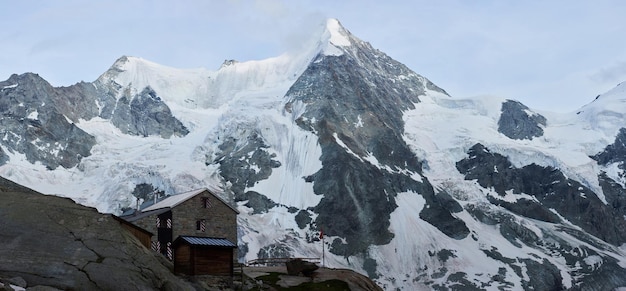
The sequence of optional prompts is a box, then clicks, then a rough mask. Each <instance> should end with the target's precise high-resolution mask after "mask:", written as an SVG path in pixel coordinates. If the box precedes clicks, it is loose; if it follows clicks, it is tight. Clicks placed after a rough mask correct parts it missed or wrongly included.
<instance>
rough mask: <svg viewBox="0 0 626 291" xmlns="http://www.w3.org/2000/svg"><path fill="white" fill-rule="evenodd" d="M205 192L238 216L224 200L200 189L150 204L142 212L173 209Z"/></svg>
mask: <svg viewBox="0 0 626 291" xmlns="http://www.w3.org/2000/svg"><path fill="white" fill-rule="evenodd" d="M205 191H206V192H207V193H209V194H211V195H213V197H215V198H217V199H218V200H219V201H221V202H222V203H224V204H225V205H226V206H228V208H230V209H232V210H233V211H234V212H235V213H237V214H239V211H238V210H237V209H235V208H234V207H233V206H232V205H230V204H229V203H228V202H226V201H225V200H224V199H222V198H221V197H219V196H217V195H215V194H213V192H211V191H210V190H209V189H207V188H202V189H196V190H192V191H189V192H185V193H180V194H174V195H171V196H168V197H167V198H165V199H163V200H161V201H159V202H157V203H156V204H152V205H150V206H148V207H146V208H144V209H142V210H141V211H142V212H147V211H152V210H156V209H162V208H174V207H176V206H178V205H179V204H181V203H183V202H185V201H187V200H189V199H191V198H192V197H194V196H196V195H198V194H200V193H203V192H205Z"/></svg>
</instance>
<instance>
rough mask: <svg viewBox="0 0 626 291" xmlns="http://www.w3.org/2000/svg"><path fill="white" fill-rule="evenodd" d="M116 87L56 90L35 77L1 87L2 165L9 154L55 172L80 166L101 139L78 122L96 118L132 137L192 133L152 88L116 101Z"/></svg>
mask: <svg viewBox="0 0 626 291" xmlns="http://www.w3.org/2000/svg"><path fill="white" fill-rule="evenodd" d="M111 87H115V84H108V86H105V85H103V84H100V83H98V82H94V83H85V82H81V83H78V84H76V85H72V86H69V87H59V88H55V87H52V86H51V85H50V84H49V83H48V82H46V81H45V80H44V79H42V78H41V77H39V76H38V75H36V74H32V73H26V74H23V75H13V76H11V77H10V78H9V79H8V80H6V81H4V82H0V115H1V116H2V117H1V118H0V126H1V127H2V130H1V131H0V137H1V138H0V145H2V146H3V151H0V165H1V164H4V163H6V162H8V161H9V160H10V159H9V156H8V155H7V153H6V152H5V151H9V152H11V153H20V154H23V155H25V157H26V159H27V160H28V161H29V162H31V163H35V162H40V163H42V164H43V165H44V166H46V167H47V168H49V169H56V168H57V167H59V166H61V167H64V168H72V167H74V166H76V165H78V163H80V161H81V160H82V158H84V157H87V156H89V155H90V154H91V153H90V152H91V148H92V147H93V146H94V145H95V144H96V140H95V138H94V137H93V136H91V135H90V134H88V133H86V132H85V131H83V130H82V129H81V128H80V126H79V125H78V124H77V123H78V122H79V121H80V120H90V119H92V118H95V117H101V118H103V119H107V120H110V121H111V123H112V124H113V125H115V126H116V127H118V128H119V129H120V130H121V131H122V132H123V133H126V134H130V135H139V136H149V135H158V136H161V137H163V138H170V137H172V136H184V135H186V134H187V133H189V131H188V130H187V128H185V126H184V125H183V124H182V123H181V122H180V121H179V120H178V119H176V118H175V117H174V116H173V115H172V113H171V111H170V109H169V107H168V106H167V105H166V104H165V103H164V102H163V101H162V100H161V99H160V98H159V97H158V96H157V94H156V93H155V92H154V91H153V90H151V89H150V88H145V89H144V90H143V91H141V92H140V93H139V94H135V95H132V94H130V93H128V94H126V95H123V96H122V97H121V98H119V99H116V98H117V95H118V94H119V92H118V91H116V90H114V89H112V88H111ZM120 89H121V88H120Z"/></svg>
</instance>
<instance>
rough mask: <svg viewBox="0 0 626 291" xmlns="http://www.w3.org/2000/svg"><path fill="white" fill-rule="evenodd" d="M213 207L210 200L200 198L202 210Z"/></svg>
mask: <svg viewBox="0 0 626 291" xmlns="http://www.w3.org/2000/svg"><path fill="white" fill-rule="evenodd" d="M212 206H213V205H212V204H211V199H209V197H202V207H203V208H211V207H212Z"/></svg>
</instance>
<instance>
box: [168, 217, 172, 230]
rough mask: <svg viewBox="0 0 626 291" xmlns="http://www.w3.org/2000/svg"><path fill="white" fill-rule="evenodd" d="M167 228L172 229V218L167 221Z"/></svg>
mask: <svg viewBox="0 0 626 291" xmlns="http://www.w3.org/2000/svg"><path fill="white" fill-rule="evenodd" d="M167 228H172V219H171V218H168V219H167Z"/></svg>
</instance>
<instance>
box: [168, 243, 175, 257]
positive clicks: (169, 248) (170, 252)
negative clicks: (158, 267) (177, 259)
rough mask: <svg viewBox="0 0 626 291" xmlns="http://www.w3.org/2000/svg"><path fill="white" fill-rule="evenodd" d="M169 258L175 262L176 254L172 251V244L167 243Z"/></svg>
mask: <svg viewBox="0 0 626 291" xmlns="http://www.w3.org/2000/svg"><path fill="white" fill-rule="evenodd" d="M167 258H168V259H170V261H171V260H174V252H173V251H172V243H171V242H168V243H167Z"/></svg>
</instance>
